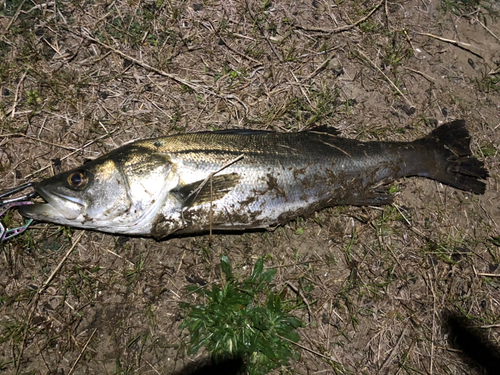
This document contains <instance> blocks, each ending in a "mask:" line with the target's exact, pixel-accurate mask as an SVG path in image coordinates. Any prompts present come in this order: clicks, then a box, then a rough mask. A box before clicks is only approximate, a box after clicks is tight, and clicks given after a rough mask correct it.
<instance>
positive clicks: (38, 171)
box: [25, 129, 116, 178]
mask: <svg viewBox="0 0 500 375" xmlns="http://www.w3.org/2000/svg"><path fill="white" fill-rule="evenodd" d="M115 131H116V129H115V130H113V131H111V132H110V133H109V134H104V135H101V136H100V137H99V138H96V139H94V140H92V141H89V142H87V143H85V144H84V145H83V146H82V147H80V148H78V149H76V150H75V151H73V152H70V153H69V154H68V155H66V156H63V157H62V158H61V160H64V159H67V158H69V157H70V156H71V155H74V154H76V153H77V152H79V151H81V150H83V149H84V148H85V147H88V146H90V145H91V144H92V143H95V142H97V141H99V140H101V139H103V138H106V137H108V136H110V135H111V134H113V133H114V132H115ZM37 140H39V139H37ZM50 166H51V165H50V164H49V165H46V166H45V167H42V168H40V169H38V170H36V171H35V172H33V173H30V174H29V175H27V176H26V177H25V178H30V177H31V176H33V175H35V174H37V173H40V172H42V171H44V170H46V169H47V168H50Z"/></svg>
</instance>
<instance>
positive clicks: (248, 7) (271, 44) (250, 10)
mask: <svg viewBox="0 0 500 375" xmlns="http://www.w3.org/2000/svg"><path fill="white" fill-rule="evenodd" d="M245 3H246V4H247V9H248V13H249V14H250V17H251V18H252V21H253V22H254V24H255V25H257V27H258V28H259V30H260V33H261V34H262V36H263V37H264V39H265V40H266V42H267V44H269V47H271V50H272V51H273V53H274V55H275V56H276V57H277V58H278V60H279V61H280V62H283V58H282V57H281V56H280V55H279V54H278V52H276V50H275V49H274V46H273V43H272V42H271V41H270V40H269V38H268V37H267V35H266V33H265V32H264V30H263V29H262V27H261V26H260V24H259V23H258V22H257V20H256V19H255V17H254V14H253V12H252V9H251V7H250V4H249V3H248V0H245Z"/></svg>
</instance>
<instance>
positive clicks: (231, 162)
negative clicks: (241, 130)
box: [186, 154, 245, 202]
mask: <svg viewBox="0 0 500 375" xmlns="http://www.w3.org/2000/svg"><path fill="white" fill-rule="evenodd" d="M244 156H245V155H243V154H241V155H240V156H238V157H237V158H234V159H233V160H231V161H229V162H227V163H226V164H224V165H223V166H222V167H221V168H219V169H218V170H216V171H215V172H212V173H210V174H209V175H208V176H207V178H205V179H204V180H203V181H202V183H201V184H200V186H198V187H197V188H196V189H194V190H193V191H192V192H191V193H190V194H189V195H188V196H187V197H186V201H187V200H188V199H190V198H191V197H192V196H193V195H194V199H193V202H194V201H195V200H196V197H197V196H198V194H199V193H200V191H201V189H203V187H204V186H205V185H206V184H207V182H208V181H210V179H211V178H212V177H213V176H215V175H216V174H217V173H219V172H221V171H223V170H224V169H226V168H227V167H229V166H230V165H232V164H234V163H236V162H237V161H238V160H241V159H243V157H244Z"/></svg>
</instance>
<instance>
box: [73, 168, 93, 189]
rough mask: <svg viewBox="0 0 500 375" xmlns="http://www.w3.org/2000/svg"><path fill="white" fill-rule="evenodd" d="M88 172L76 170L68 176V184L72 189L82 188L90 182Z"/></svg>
mask: <svg viewBox="0 0 500 375" xmlns="http://www.w3.org/2000/svg"><path fill="white" fill-rule="evenodd" d="M88 181H89V180H88V177H87V172H85V171H76V172H73V173H71V174H70V175H69V176H68V185H69V186H70V187H71V188H72V189H76V190H81V189H83V188H85V186H87V183H88Z"/></svg>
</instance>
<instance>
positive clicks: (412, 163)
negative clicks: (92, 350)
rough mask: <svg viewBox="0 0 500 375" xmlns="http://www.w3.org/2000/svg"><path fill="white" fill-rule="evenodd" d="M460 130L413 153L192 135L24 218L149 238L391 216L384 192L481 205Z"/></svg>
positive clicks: (117, 156)
mask: <svg viewBox="0 0 500 375" xmlns="http://www.w3.org/2000/svg"><path fill="white" fill-rule="evenodd" d="M470 139H471V136H470V134H469V132H468V130H467V128H466V125H465V121H464V120H455V121H452V122H448V123H445V124H443V125H441V126H440V127H438V128H435V129H434V130H433V131H432V132H430V133H429V134H428V135H427V136H425V137H423V138H420V139H417V140H414V141H410V142H389V141H388V142H382V141H371V142H362V141H359V140H356V139H349V138H343V137H340V136H339V135H338V133H337V131H336V130H334V128H323V127H322V128H317V129H313V130H309V131H303V132H295V133H275V132H268V131H260V130H229V131H215V132H199V133H189V134H180V135H173V136H166V137H162V138H153V139H145V140H138V141H135V142H133V143H130V144H127V145H124V146H122V147H119V148H117V149H115V150H113V151H111V152H109V153H108V154H105V155H103V156H101V157H99V158H97V159H95V160H92V161H89V162H87V163H84V164H83V165H82V166H80V167H78V168H76V169H73V170H70V171H67V172H63V173H60V174H58V175H56V176H54V177H50V178H47V179H44V180H42V181H40V182H34V183H33V188H34V189H35V191H36V192H37V193H38V195H39V196H40V197H41V198H43V200H44V202H43V203H35V204H31V205H25V206H23V207H20V208H19V212H20V213H21V215H23V216H25V217H27V218H31V219H34V220H37V221H43V222H50V223H55V224H60V225H65V226H71V227H76V228H81V229H89V230H97V231H101V232H107V233H114V234H121V235H129V236H141V237H154V238H156V239H158V240H160V239H164V238H166V237H169V236H172V235H174V234H175V235H177V234H179V235H180V234H183V235H184V234H188V235H192V234H198V233H203V232H204V233H207V232H208V231H212V230H213V231H241V230H249V229H250V230H251V229H261V228H274V227H276V226H278V225H283V224H285V223H287V222H289V221H290V220H292V219H294V218H297V217H299V216H308V215H311V214H312V213H314V212H315V211H318V210H321V209H323V208H325V207H331V206H337V205H356V206H363V205H377V206H378V205H387V204H391V203H392V202H393V200H394V194H391V192H390V186H389V185H390V184H391V183H392V182H394V181H395V180H397V179H400V178H402V177H406V176H422V177H427V178H430V179H434V180H436V181H439V182H441V183H443V184H446V185H450V186H452V187H454V188H457V189H461V190H464V191H468V192H471V193H474V194H483V193H484V192H485V190H486V184H485V182H484V181H481V180H486V179H487V178H488V176H489V173H488V170H487V169H486V168H485V166H484V163H483V162H482V161H480V160H478V159H477V158H475V157H474V156H473V155H472V153H471V150H470Z"/></svg>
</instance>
